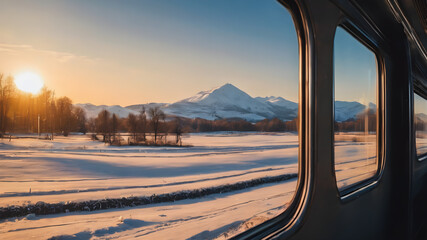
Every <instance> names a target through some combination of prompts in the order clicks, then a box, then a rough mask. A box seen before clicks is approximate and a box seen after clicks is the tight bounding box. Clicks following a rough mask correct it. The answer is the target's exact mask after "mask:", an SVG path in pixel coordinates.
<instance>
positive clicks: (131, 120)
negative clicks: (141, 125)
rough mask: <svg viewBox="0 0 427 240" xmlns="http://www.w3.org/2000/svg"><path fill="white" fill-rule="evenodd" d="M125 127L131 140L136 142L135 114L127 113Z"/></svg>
mask: <svg viewBox="0 0 427 240" xmlns="http://www.w3.org/2000/svg"><path fill="white" fill-rule="evenodd" d="M127 127H128V131H129V132H130V133H131V134H132V138H133V140H134V141H135V143H136V142H137V134H138V119H137V117H136V116H135V114H132V113H129V115H128V119H127Z"/></svg>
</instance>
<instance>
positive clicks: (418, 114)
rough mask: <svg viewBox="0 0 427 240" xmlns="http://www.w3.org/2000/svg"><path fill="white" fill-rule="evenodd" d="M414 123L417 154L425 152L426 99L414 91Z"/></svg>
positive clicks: (426, 150)
mask: <svg viewBox="0 0 427 240" xmlns="http://www.w3.org/2000/svg"><path fill="white" fill-rule="evenodd" d="M414 112H415V114H414V115H415V116H414V121H415V123H414V125H415V136H416V138H415V143H416V146H417V156H421V155H424V154H426V153H427V135H426V134H427V100H426V99H425V98H423V97H421V96H420V95H418V94H416V93H414Z"/></svg>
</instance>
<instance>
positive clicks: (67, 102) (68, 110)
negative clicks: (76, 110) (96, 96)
mask: <svg viewBox="0 0 427 240" xmlns="http://www.w3.org/2000/svg"><path fill="white" fill-rule="evenodd" d="M56 108H57V119H58V127H59V131H60V132H61V133H62V134H63V135H64V136H68V133H69V132H70V131H71V129H72V122H73V119H72V117H73V116H72V110H73V103H72V101H71V99H69V98H68V97H61V98H58V100H56Z"/></svg>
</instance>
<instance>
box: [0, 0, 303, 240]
mask: <svg viewBox="0 0 427 240" xmlns="http://www.w3.org/2000/svg"><path fill="white" fill-rule="evenodd" d="M1 5H2V7H1V8H0V22H2V23H7V24H2V32H1V33H0V35H1V37H0V66H1V69H0V73H4V74H3V75H2V78H1V86H0V87H1V88H2V89H1V90H2V91H3V90H4V92H6V93H7V94H6V95H2V96H1V97H2V99H0V103H5V105H3V106H6V108H4V111H3V112H2V114H0V122H1V129H0V132H1V135H2V136H4V137H5V138H3V139H2V140H1V139H0V141H1V142H0V207H1V209H0V216H1V218H4V219H5V220H2V221H1V222H0V229H2V233H1V234H2V238H6V239H20V238H22V239H25V238H26V237H27V236H33V238H35V239H49V238H51V237H54V238H55V237H57V238H67V239H68V238H77V239H80V238H83V239H90V238H101V239H110V238H120V239H133V238H144V239H171V238H172V239H214V238H220V239H221V238H230V237H232V236H234V235H236V234H238V233H241V232H243V231H246V230H248V229H250V228H252V227H253V226H256V225H258V224H261V223H263V222H265V221H266V220H268V219H271V218H273V217H275V216H277V215H278V214H280V213H282V212H283V211H284V210H285V209H286V208H287V206H288V205H289V201H291V199H292V197H293V195H294V192H295V188H296V183H297V171H298V166H297V164H298V148H299V139H298V129H297V127H298V118H297V114H298V92H299V79H298V69H299V66H298V62H299V57H298V39H297V34H296V31H295V28H294V23H293V21H292V17H291V15H290V14H289V12H288V11H287V10H286V9H285V8H284V7H283V6H282V5H280V4H279V3H278V2H277V1H258V0H233V1H230V0H219V1H217V0H215V1H197V0H181V1H165V0H152V1H149V0H146V1H133V0H124V1H114V0H102V1H98V0H94V1H80V0H76V1H49V0H40V1H37V2H36V1H22V0H19V1H16V0H13V1H12V0H4V1H3V2H2V4H1ZM2 33H3V34H2ZM12 206H18V207H12ZM17 209H18V210H17ZM100 209H105V210H100ZM82 211H83V212H82ZM3 213H4V214H3ZM34 213H35V215H32V214H34ZM41 213H44V214H46V215H42V214H41ZM51 213H56V214H51ZM55 239H56V238H55Z"/></svg>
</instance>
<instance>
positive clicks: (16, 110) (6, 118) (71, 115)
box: [0, 74, 87, 137]
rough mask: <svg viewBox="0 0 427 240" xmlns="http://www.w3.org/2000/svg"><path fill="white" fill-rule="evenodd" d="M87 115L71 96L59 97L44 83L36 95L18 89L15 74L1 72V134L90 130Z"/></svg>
mask: <svg viewBox="0 0 427 240" xmlns="http://www.w3.org/2000/svg"><path fill="white" fill-rule="evenodd" d="M86 131H87V129H86V115H85V112H84V110H83V109H82V108H80V107H76V106H74V105H73V102H72V101H71V99H70V98H68V97H59V98H56V97H55V92H54V91H53V90H49V89H48V88H46V87H44V88H43V89H41V91H40V93H38V94H37V95H33V94H30V93H24V92H22V91H18V90H17V89H16V86H15V83H14V81H13V78H12V77H11V76H8V77H5V76H4V75H3V74H0V134H1V135H4V134H5V133H6V132H17V133H37V132H43V133H52V134H51V135H52V137H53V135H54V134H56V133H61V134H63V135H68V134H69V133H70V132H83V133H86Z"/></svg>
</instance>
